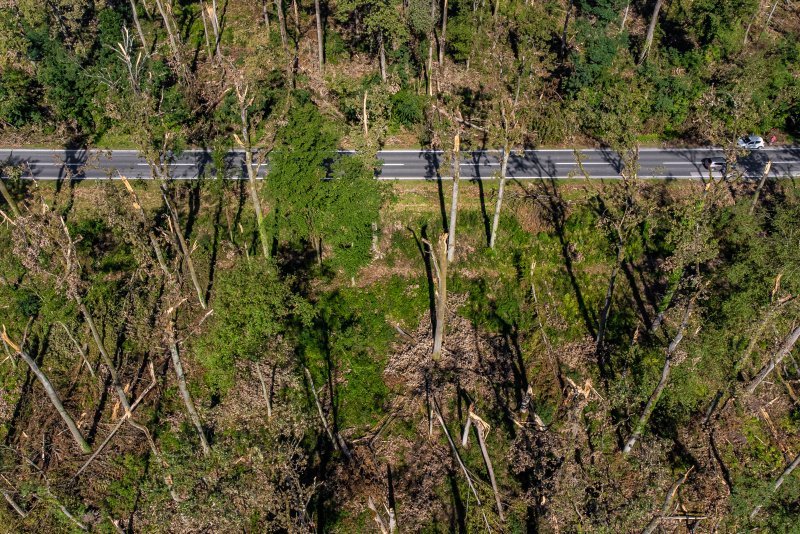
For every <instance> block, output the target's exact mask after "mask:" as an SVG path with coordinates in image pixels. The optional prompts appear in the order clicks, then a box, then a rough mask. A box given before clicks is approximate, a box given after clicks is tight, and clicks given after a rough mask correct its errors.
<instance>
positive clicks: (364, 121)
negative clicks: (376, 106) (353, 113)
mask: <svg viewBox="0 0 800 534" xmlns="http://www.w3.org/2000/svg"><path fill="white" fill-rule="evenodd" d="M361 122H362V124H363V125H364V138H365V140H366V137H367V136H368V135H369V117H368V116H367V90H366V89H364V100H363V101H362V102H361Z"/></svg>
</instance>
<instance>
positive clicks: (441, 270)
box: [428, 234, 448, 360]
mask: <svg viewBox="0 0 800 534" xmlns="http://www.w3.org/2000/svg"><path fill="white" fill-rule="evenodd" d="M428 247H429V248H430V249H431V260H432V262H433V267H434V271H435V275H436V290H435V293H436V328H435V329H434V332H433V354H432V355H431V357H432V358H433V359H434V360H438V359H439V356H441V354H442V344H443V343H444V326H445V322H446V321H447V263H448V262H447V234H442V235H441V236H439V246H438V247H437V248H438V250H436V249H434V248H433V246H432V245H431V244H430V243H428ZM437 254H438V255H439V257H438V258H437V257H436V256H437Z"/></svg>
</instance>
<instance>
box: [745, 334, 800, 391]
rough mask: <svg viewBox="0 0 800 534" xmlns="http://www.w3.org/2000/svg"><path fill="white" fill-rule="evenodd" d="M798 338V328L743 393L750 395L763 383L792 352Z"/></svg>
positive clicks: (785, 340) (799, 335) (799, 336)
mask: <svg viewBox="0 0 800 534" xmlns="http://www.w3.org/2000/svg"><path fill="white" fill-rule="evenodd" d="M798 338H800V326H798V327H797V328H795V329H794V330H792V331H791V332H790V333H789V335H788V336H787V337H786V339H784V340H783V343H782V344H781V346H780V348H778V350H777V352H775V354H773V355H772V357H770V359H769V361H768V362H767V363H766V364H765V365H764V367H762V368H761V370H760V371H759V372H758V374H757V375H756V376H755V377H754V378H753V380H751V381H750V383H749V384H748V385H747V388H746V389H745V391H747V393H750V394H752V393H753V392H754V391H755V390H756V388H757V387H758V386H759V384H761V382H763V381H764V379H765V378H767V376H768V375H769V374H770V373H771V372H772V371H773V369H775V367H777V366H778V365H780V363H781V362H782V361H783V359H784V358H785V357H786V355H787V354H789V353H790V352H792V349H793V348H794V345H795V343H797V340H798Z"/></svg>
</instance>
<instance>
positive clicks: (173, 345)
mask: <svg viewBox="0 0 800 534" xmlns="http://www.w3.org/2000/svg"><path fill="white" fill-rule="evenodd" d="M169 353H170V355H171V356H172V366H173V367H174V368H175V375H176V376H177V377H178V390H179V391H180V394H181V398H183V404H184V405H185V406H186V411H187V412H188V413H189V419H191V420H192V424H193V425H194V427H195V428H196V429H197V435H198V437H199V438H200V446H201V447H202V449H203V455H204V456H208V455H209V454H210V453H211V447H209V445H208V440H207V439H206V433H205V431H204V430H203V423H202V422H201V421H200V415H199V414H198V413H197V408H195V405H194V401H193V400H192V395H191V394H190V393H189V388H188V387H187V386H186V375H184V373H183V365H182V364H181V358H180V355H179V354H178V343H177V341H176V340H175V331H174V326H173V325H171V326H170V329H169Z"/></svg>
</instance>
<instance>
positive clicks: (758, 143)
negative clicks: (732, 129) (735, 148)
mask: <svg viewBox="0 0 800 534" xmlns="http://www.w3.org/2000/svg"><path fill="white" fill-rule="evenodd" d="M736 144H737V145H739V148H746V149H747V150H756V149H759V148H764V138H763V137H759V136H757V135H745V136H744V137H742V138H741V139H739V140H738V141H737V142H736Z"/></svg>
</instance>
